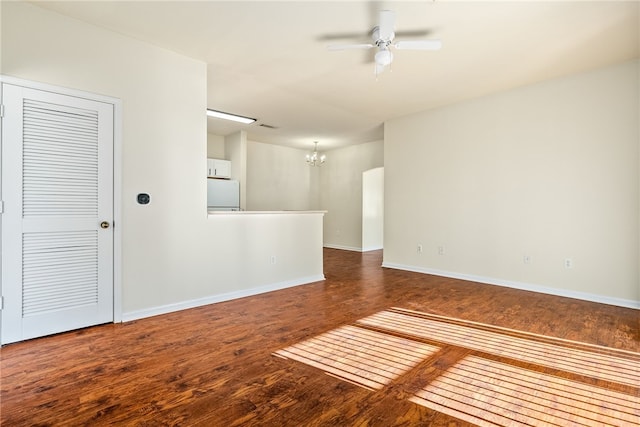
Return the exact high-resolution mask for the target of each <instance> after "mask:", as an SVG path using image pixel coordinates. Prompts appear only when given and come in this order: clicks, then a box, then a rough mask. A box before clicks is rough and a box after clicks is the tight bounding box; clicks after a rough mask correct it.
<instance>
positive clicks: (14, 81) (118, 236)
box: [0, 74, 122, 331]
mask: <svg viewBox="0 0 640 427" xmlns="http://www.w3.org/2000/svg"><path fill="white" fill-rule="evenodd" d="M2 83H7V84H11V85H15V86H22V87H25V88H29V89H35V90H41V91H45V92H52V93H57V94H61V95H67V96H73V97H77V98H84V99H89V100H92V101H98V102H103V103H106V104H111V105H113V323H121V322H122V100H121V99H119V98H114V97H110V96H105V95H98V94H95V93H91V92H85V91H82V90H77V89H69V88H66V87H61V86H55V85H50V84H47V83H39V82H34V81H31V80H25V79H20V78H16V77H11V76H5V75H2V74H0V91H1V90H2V85H1V84H2ZM0 95H1V93H0ZM0 99H1V98H0ZM1 126H2V124H1V123H0V131H1V129H2V127H1ZM0 135H1V132H0ZM0 142H1V141H0ZM1 152H2V150H0V156H1ZM1 168H2V159H1V158H0V170H1ZM1 199H2V187H1V186H0V200H1ZM0 215H1V214H0ZM0 232H1V229H0ZM0 249H1V248H0ZM0 280H1V278H0ZM2 289H3V288H2V282H1V281H0V292H1V291H2ZM0 331H1V329H0Z"/></svg>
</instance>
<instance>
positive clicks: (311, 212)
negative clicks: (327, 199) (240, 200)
mask: <svg viewBox="0 0 640 427" xmlns="http://www.w3.org/2000/svg"><path fill="white" fill-rule="evenodd" d="M326 213H327V211H207V215H209V216H220V215H306V214H322V215H324V214H326Z"/></svg>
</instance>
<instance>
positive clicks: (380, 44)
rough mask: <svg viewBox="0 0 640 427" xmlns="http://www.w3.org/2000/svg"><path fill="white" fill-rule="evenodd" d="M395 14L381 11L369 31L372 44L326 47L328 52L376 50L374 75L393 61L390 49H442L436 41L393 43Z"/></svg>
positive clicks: (390, 11)
mask: <svg viewBox="0 0 640 427" xmlns="http://www.w3.org/2000/svg"><path fill="white" fill-rule="evenodd" d="M395 20H396V14H395V12H394V11H392V10H381V11H380V15H379V19H378V25H376V26H375V27H373V30H371V38H372V40H373V43H365V44H342V45H330V46H327V49H329V50H347V49H373V48H377V49H378V51H377V52H376V54H375V58H374V62H375V68H374V72H375V74H376V75H378V74H380V73H382V72H383V71H384V70H385V68H386V67H387V65H389V64H391V61H393V53H392V52H391V48H394V49H398V50H438V49H440V48H441V47H442V42H441V41H440V40H437V39H432V40H405V41H397V42H395V43H394V42H393V39H394V37H395V35H396V34H395Z"/></svg>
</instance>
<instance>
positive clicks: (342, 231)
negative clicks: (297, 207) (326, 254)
mask: <svg viewBox="0 0 640 427" xmlns="http://www.w3.org/2000/svg"><path fill="white" fill-rule="evenodd" d="M384 147H385V144H384V143H383V141H374V142H369V143H366V144H359V145H352V146H348V147H344V148H340V149H336V150H330V151H327V152H326V154H327V162H326V163H325V164H324V165H323V166H322V170H321V172H320V206H321V208H322V209H323V210H326V211H327V214H326V215H325V219H324V245H325V246H327V247H332V248H338V249H347V250H356V251H360V250H362V173H363V172H364V171H366V170H369V169H373V168H377V167H381V166H383V164H384Z"/></svg>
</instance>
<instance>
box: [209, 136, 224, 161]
mask: <svg viewBox="0 0 640 427" xmlns="http://www.w3.org/2000/svg"><path fill="white" fill-rule="evenodd" d="M225 155H226V153H225V150H224V136H220V135H214V134H212V133H207V157H208V158H210V159H223V160H224V159H226V157H225Z"/></svg>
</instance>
